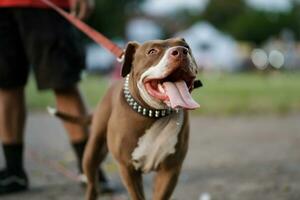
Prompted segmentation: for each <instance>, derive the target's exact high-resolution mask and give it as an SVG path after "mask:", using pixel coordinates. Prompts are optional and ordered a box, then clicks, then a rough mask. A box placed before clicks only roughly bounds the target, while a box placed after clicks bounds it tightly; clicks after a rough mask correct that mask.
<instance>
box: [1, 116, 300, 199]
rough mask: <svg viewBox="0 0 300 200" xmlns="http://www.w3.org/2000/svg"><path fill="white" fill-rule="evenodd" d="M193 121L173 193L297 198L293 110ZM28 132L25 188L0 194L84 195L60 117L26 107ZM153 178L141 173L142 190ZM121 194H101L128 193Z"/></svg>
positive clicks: (297, 123) (299, 154)
mask: <svg viewBox="0 0 300 200" xmlns="http://www.w3.org/2000/svg"><path fill="white" fill-rule="evenodd" d="M191 125H192V132H191V145H190V150H189V154H188V157H187V159H186V162H185V165H184V167H183V172H182V174H181V177H180V181H179V184H178V186H177V189H176V192H175V194H174V197H173V198H174V199H176V200H198V199H199V200H210V199H211V200H299V199H300V115H299V114H293V115H289V116H285V117H275V116H259V117H247V116H242V117H230V118H213V117H209V118H207V117H194V118H193V119H192V122H191ZM26 132H27V136H26V142H27V150H26V167H27V169H28V172H29V174H30V178H31V190H30V191H29V192H26V193H20V194H17V195H10V196H6V197H1V200H18V199H22V200H27V199H30V200H41V199H43V200H48V199H49V200H56V199H57V200H71V199H72V200H77V199H78V200H79V199H83V189H82V188H80V187H79V185H78V184H77V183H76V182H75V181H74V180H73V179H74V177H75V175H76V167H75V162H74V157H73V154H72V151H71V150H70V146H69V144H68V140H67V137H66V135H65V133H64V130H63V128H62V126H61V124H60V122H59V121H58V120H56V119H53V118H50V117H48V116H47V115H43V114H31V115H30V117H29V120H28V125H27V131H26ZM2 165H3V157H2V154H1V153H0V166H2ZM105 169H106V170H107V171H108V173H109V176H110V178H111V180H112V182H113V183H115V184H116V186H119V187H121V183H120V178H119V176H118V173H117V168H116V166H115V164H114V162H113V161H112V159H108V160H107V162H106V163H105ZM151 178H152V177H151V175H150V176H147V177H146V179H145V183H146V191H147V194H148V197H150V191H151ZM125 194H126V193H125V192H123V193H122V192H121V193H120V194H117V195H115V196H113V197H104V198H99V199H103V200H105V199H107V200H108V199H127V198H126V195H125ZM148 199H149V198H148Z"/></svg>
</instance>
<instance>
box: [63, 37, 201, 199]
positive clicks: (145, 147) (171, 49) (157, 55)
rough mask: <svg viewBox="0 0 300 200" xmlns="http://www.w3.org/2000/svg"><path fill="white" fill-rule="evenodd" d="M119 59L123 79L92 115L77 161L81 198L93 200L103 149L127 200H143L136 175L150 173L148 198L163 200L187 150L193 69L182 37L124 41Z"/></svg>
mask: <svg viewBox="0 0 300 200" xmlns="http://www.w3.org/2000/svg"><path fill="white" fill-rule="evenodd" d="M124 56H125V57H124V63H123V68H122V76H123V77H125V79H124V80H121V81H119V82H117V83H115V84H114V85H113V86H112V87H111V88H110V89H109V90H108V92H107V93H106V95H105V96H104V97H103V99H102V100H101V102H100V103H99V104H98V106H97V109H96V111H95V112H94V115H93V119H92V124H91V134H90V137H89V140H88V143H87V147H86V150H85V154H84V160H83V168H84V173H85V175H86V176H87V182H88V183H87V190H86V197H85V198H86V200H94V199H96V197H97V189H96V188H98V186H97V185H96V184H97V183H98V181H96V177H98V176H97V172H98V167H99V165H100V163H101V162H102V161H103V160H104V158H105V156H106V154H107V152H108V150H109V151H110V152H111V154H112V155H113V157H114V158H115V160H116V161H117V162H118V165H119V170H120V173H121V177H122V181H123V183H124V185H125V187H126V189H127V191H128V192H129V195H130V197H131V199H133V200H144V199H145V195H144V191H143V184H142V174H143V173H147V172H151V171H155V172H156V177H155V183H154V194H153V199H154V200H167V199H169V198H170V197H171V195H172V192H173V190H174V188H175V186H176V183H177V179H178V176H179V174H180V170H181V166H182V163H183V160H184V158H185V155H186V152H187V148H188V138H189V120H188V113H187V110H189V109H195V108H198V107H199V105H198V104H197V103H196V102H195V101H194V100H193V99H192V97H191V94H190V92H191V91H192V90H193V89H194V87H198V86H201V82H199V81H195V78H196V74H197V65H196V62H195V60H194V58H193V55H192V52H191V50H190V48H189V46H188V44H187V43H186V42H185V40H184V39H182V38H174V39H168V40H153V41H149V42H146V43H144V44H142V45H140V44H138V43H136V42H129V43H128V45H127V47H126V50H125V55H124ZM60 117H61V118H63V119H64V116H60ZM67 118H68V117H65V120H68V119H67ZM69 118H70V117H69ZM69 120H70V121H72V120H73V121H74V122H79V121H80V120H79V121H78V120H77V121H76V119H75V118H74V119H72V118H70V119H69ZM85 121H86V122H88V121H89V120H85ZM82 123H84V122H82ZM100 187H101V186H100Z"/></svg>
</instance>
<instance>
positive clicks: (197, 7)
mask: <svg viewBox="0 0 300 200" xmlns="http://www.w3.org/2000/svg"><path fill="white" fill-rule="evenodd" d="M292 1H293V0H245V2H246V3H247V4H248V5H249V6H251V7H253V8H255V9H259V10H266V11H276V12H287V11H289V10H290V9H291V8H292ZM297 1H299V0H297ZM208 2H209V0H147V1H145V3H144V4H143V6H142V9H143V10H144V11H145V12H146V13H148V14H151V15H162V16H163V15H168V14H171V13H172V12H174V11H176V10H180V9H183V8H184V9H188V10H190V11H191V12H198V13H199V11H200V12H201V11H203V10H204V9H205V7H206V5H207V4H208Z"/></svg>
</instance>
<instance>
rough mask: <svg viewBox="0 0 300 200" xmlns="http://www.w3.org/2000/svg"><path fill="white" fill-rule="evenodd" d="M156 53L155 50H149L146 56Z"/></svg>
mask: <svg viewBox="0 0 300 200" xmlns="http://www.w3.org/2000/svg"><path fill="white" fill-rule="evenodd" d="M157 52H158V51H157V49H150V50H149V51H148V53H147V54H148V55H152V54H156V53H157Z"/></svg>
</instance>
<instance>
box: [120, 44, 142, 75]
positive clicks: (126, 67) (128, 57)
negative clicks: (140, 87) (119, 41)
mask: <svg viewBox="0 0 300 200" xmlns="http://www.w3.org/2000/svg"><path fill="white" fill-rule="evenodd" d="M139 46H140V45H139V43H137V42H128V44H127V46H126V49H125V53H124V61H123V66H122V72H121V75H122V77H125V76H126V75H127V74H129V72H130V70H131V67H132V62H133V59H134V54H135V51H136V49H137V48H138V47H139Z"/></svg>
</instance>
